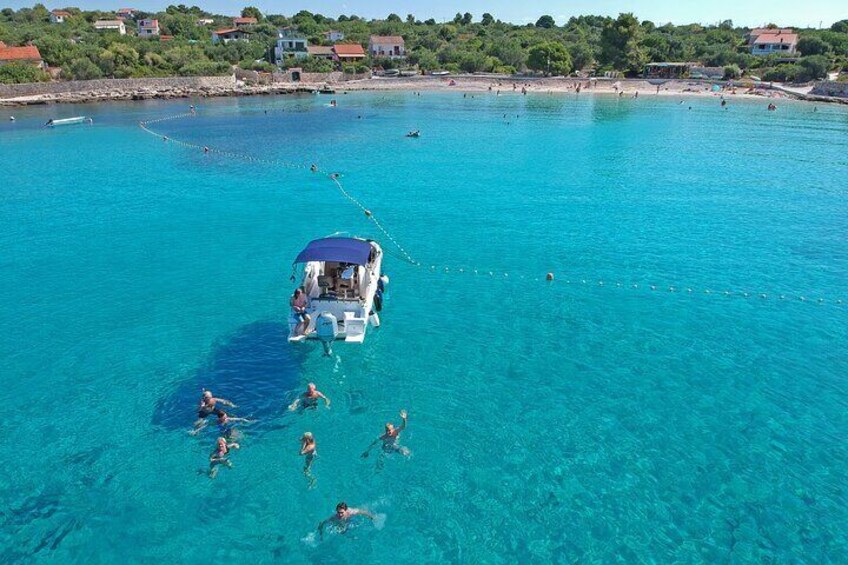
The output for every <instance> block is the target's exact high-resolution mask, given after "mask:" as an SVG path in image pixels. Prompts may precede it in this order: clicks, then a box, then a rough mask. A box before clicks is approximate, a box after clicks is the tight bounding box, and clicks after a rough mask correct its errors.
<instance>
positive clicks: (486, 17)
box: [480, 12, 495, 26]
mask: <svg viewBox="0 0 848 565" xmlns="http://www.w3.org/2000/svg"><path fill="white" fill-rule="evenodd" d="M480 23H482V24H483V25H484V26H490V25H492V24H493V23H495V18H493V17H492V14H490V13H488V12H486V13H485V14H483V19H482V20H481V21H480Z"/></svg>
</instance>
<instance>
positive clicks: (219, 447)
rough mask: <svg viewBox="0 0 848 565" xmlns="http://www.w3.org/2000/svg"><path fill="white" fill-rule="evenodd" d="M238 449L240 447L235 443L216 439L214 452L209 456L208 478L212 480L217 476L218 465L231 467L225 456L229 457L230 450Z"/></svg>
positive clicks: (230, 462) (231, 464)
mask: <svg viewBox="0 0 848 565" xmlns="http://www.w3.org/2000/svg"><path fill="white" fill-rule="evenodd" d="M239 447H241V446H240V445H239V444H237V443H235V442H227V440H226V438H222V437H219V438H218V442H217V444H216V446H215V451H213V452H212V453H211V454H210V455H209V478H211V479H214V478H215V476H216V475H217V474H218V465H226V466H227V467H232V466H233V463H232V461H230V459H229V457H227V455H229V453H230V450H231V449H238V448H239Z"/></svg>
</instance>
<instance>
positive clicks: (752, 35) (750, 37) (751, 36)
mask: <svg viewBox="0 0 848 565" xmlns="http://www.w3.org/2000/svg"><path fill="white" fill-rule="evenodd" d="M764 33H795V30H793V29H792V28H791V27H755V28H754V29H752V30H751V31H749V32H748V34H747V35H746V36H745V39H746V40H747V41H748V45H753V44H754V41H756V39H757V38H758V37H759V36H761V35H762V34H764Z"/></svg>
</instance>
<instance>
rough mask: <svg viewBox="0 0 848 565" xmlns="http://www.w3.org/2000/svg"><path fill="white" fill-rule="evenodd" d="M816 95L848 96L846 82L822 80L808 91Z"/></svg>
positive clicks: (847, 83)
mask: <svg viewBox="0 0 848 565" xmlns="http://www.w3.org/2000/svg"><path fill="white" fill-rule="evenodd" d="M810 94H814V95H816V96H833V97H835V98H848V82H836V81H832V80H824V81H822V82H820V83H818V84H816V86H814V87H813V89H812V90H811V91H810Z"/></svg>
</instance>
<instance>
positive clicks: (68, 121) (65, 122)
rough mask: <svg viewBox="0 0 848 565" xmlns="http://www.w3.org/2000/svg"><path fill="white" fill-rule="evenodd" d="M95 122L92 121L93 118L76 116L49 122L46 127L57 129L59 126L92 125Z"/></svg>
mask: <svg viewBox="0 0 848 565" xmlns="http://www.w3.org/2000/svg"><path fill="white" fill-rule="evenodd" d="M93 122H94V120H92V119H91V118H86V117H85V116H76V117H74V118H62V119H61V120H47V123H46V124H44V125H45V126H46V127H49V128H55V127H59V126H73V125H76V124H85V123H89V124H90V123H93Z"/></svg>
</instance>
